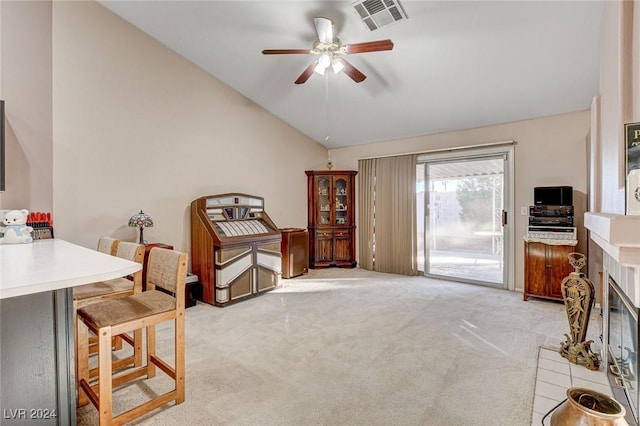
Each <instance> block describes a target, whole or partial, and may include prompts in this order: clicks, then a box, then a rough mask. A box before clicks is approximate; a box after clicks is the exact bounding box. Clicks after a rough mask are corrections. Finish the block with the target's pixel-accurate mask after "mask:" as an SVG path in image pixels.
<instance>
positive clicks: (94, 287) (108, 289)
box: [73, 237, 144, 377]
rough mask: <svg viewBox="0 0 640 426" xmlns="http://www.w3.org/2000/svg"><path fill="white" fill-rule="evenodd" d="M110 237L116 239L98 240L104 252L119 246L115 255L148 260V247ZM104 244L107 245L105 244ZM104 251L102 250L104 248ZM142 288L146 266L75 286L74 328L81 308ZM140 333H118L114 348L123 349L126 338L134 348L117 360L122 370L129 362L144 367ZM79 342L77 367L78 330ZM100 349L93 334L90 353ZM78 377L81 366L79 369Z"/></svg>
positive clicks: (91, 372)
mask: <svg viewBox="0 0 640 426" xmlns="http://www.w3.org/2000/svg"><path fill="white" fill-rule="evenodd" d="M108 240H113V239H112V238H108V237H102V238H101V239H100V242H99V243H98V249H99V250H100V248H102V249H103V250H105V251H104V252H110V251H111V250H112V247H113V246H115V247H116V250H115V252H114V255H115V256H117V257H120V258H122V259H127V260H131V261H132V262H137V263H140V264H142V262H143V259H144V246H143V245H141V244H137V243H130V242H126V241H118V240H114V241H112V242H109V241H108ZM103 243H104V244H103ZM100 251H102V250H100ZM141 291H142V269H140V270H139V271H138V272H135V273H134V274H133V275H132V276H127V277H120V278H116V279H113V280H108V281H101V282H97V283H91V284H85V285H82V286H78V287H75V288H74V289H73V312H74V327H75V324H76V323H77V318H76V316H77V312H78V309H80V308H82V307H84V306H87V305H90V304H92V303H97V302H100V301H104V300H108V299H113V298H118V297H124V296H129V295H132V294H135V293H140V292H141ZM138 334H139V335H135V334H134V336H133V337H131V336H129V335H121V336H117V338H115V337H116V336H114V341H113V344H112V347H113V348H114V349H115V350H119V349H121V348H122V340H124V341H126V342H127V343H129V344H130V345H131V346H132V347H133V354H132V355H131V356H128V357H124V358H121V359H118V360H116V361H114V369H121V368H123V367H126V366H128V365H132V364H133V365H135V366H140V365H142V349H141V347H140V345H141V344H142V343H141V342H142V334H141V333H140V332H139V333H138ZM75 337H76V344H75V353H76V367H77V359H78V353H77V348H78V345H77V342H78V339H77V338H78V336H77V329H76V334H75ZM95 352H97V337H96V336H91V347H90V353H95ZM97 372H98V370H97V369H92V370H91V371H90V374H91V376H92V377H94V376H96V375H97ZM76 377H78V376H77V369H76Z"/></svg>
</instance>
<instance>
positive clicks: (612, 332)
mask: <svg viewBox="0 0 640 426" xmlns="http://www.w3.org/2000/svg"><path fill="white" fill-rule="evenodd" d="M607 293H608V303H607V305H608V319H607V327H606V330H607V333H605V335H606V336H607V345H606V348H607V355H608V357H607V358H608V359H607V361H608V370H607V375H608V377H609V382H610V383H611V388H612V390H613V397H614V398H615V399H616V400H617V401H618V402H620V404H622V405H623V406H624V407H625V409H626V411H627V416H626V417H627V422H628V423H629V424H637V423H638V408H639V405H640V400H639V399H638V388H639V387H640V376H639V374H638V357H637V353H638V331H639V329H638V311H639V310H638V308H637V307H635V306H634V305H633V303H631V300H629V298H628V297H627V296H626V295H625V294H624V292H623V291H622V290H621V289H620V287H619V286H618V285H617V284H616V282H615V280H614V279H613V278H611V277H609V279H608V291H607Z"/></svg>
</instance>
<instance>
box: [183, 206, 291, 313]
mask: <svg viewBox="0 0 640 426" xmlns="http://www.w3.org/2000/svg"><path fill="white" fill-rule="evenodd" d="M281 238H282V237H281V234H280V232H279V231H278V228H277V227H276V225H274V223H273V222H272V221H271V219H270V218H269V216H268V215H267V213H266V212H265V211H264V199H263V198H261V197H255V196H253V195H246V194H221V195H211V196H206V197H200V198H198V199H197V200H194V201H193V202H192V203H191V259H192V260H191V261H192V265H191V266H192V271H193V273H194V274H197V275H198V277H199V278H200V282H201V283H202V290H203V291H202V300H203V301H205V302H207V303H211V304H213V305H216V306H226V305H228V304H230V303H233V302H237V301H240V300H243V299H246V298H248V297H252V296H256V295H259V294H262V293H264V292H267V291H269V290H273V289H274V288H276V287H278V286H279V284H280V276H281V272H282V262H281V261H282V255H281V251H280V242H281Z"/></svg>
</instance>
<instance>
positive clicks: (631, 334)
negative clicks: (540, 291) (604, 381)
mask: <svg viewBox="0 0 640 426" xmlns="http://www.w3.org/2000/svg"><path fill="white" fill-rule="evenodd" d="M584 226H585V228H587V229H588V230H589V231H590V234H589V236H590V238H591V241H592V242H593V243H595V244H596V245H598V246H599V247H600V249H602V252H601V255H602V263H600V262H599V261H595V262H594V265H593V266H594V267H595V268H596V269H598V270H601V271H602V277H603V283H602V284H603V289H602V290H603V291H602V300H601V301H600V303H601V307H602V312H603V314H604V315H603V316H604V318H603V320H604V321H603V324H602V325H603V330H602V331H603V345H602V349H603V350H602V353H601V356H602V365H603V366H606V367H607V372H608V375H609V380H610V381H611V388H612V390H613V396H614V398H615V399H616V400H617V401H618V402H620V403H621V404H622V405H623V406H624V407H625V409H626V411H627V422H628V423H629V424H631V425H637V424H638V415H639V411H640V401H639V396H638V388H639V387H640V378H639V377H638V376H639V374H638V359H637V354H638V334H639V330H638V314H639V313H640V216H625V215H620V214H614V213H599V212H587V213H585V215H584ZM589 253H590V256H589V257H591V259H592V260H595V259H598V258H599V254H600V253H598V252H596V250H595V249H594V250H593V251H591V250H590V252H589Z"/></svg>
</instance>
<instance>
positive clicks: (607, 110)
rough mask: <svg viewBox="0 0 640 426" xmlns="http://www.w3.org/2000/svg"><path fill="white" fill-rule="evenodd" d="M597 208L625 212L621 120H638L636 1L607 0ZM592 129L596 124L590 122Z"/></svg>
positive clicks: (639, 24) (639, 5) (639, 16)
mask: <svg viewBox="0 0 640 426" xmlns="http://www.w3.org/2000/svg"><path fill="white" fill-rule="evenodd" d="M600 55H601V67H600V96H601V108H600V122H599V123H597V125H599V128H600V134H599V135H598V137H599V140H600V143H599V147H598V149H597V150H596V152H595V153H594V155H595V156H596V157H597V160H598V161H599V164H600V167H601V170H602V172H601V177H600V179H599V182H597V185H596V188H595V190H596V191H598V195H599V197H598V198H601V200H602V202H601V205H600V206H595V207H596V209H598V210H599V211H603V212H609V213H618V214H624V213H625V151H624V145H625V141H624V124H625V123H629V122H640V1H622V2H620V1H612V2H606V3H605V8H604V16H603V20H602V27H601V44H600ZM594 127H596V126H595V125H594Z"/></svg>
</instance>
